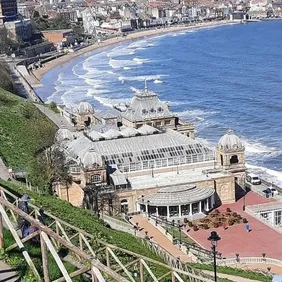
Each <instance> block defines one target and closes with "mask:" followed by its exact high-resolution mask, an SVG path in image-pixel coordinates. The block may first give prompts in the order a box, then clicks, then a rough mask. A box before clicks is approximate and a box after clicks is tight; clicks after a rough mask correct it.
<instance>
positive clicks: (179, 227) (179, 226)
mask: <svg viewBox="0 0 282 282" xmlns="http://www.w3.org/2000/svg"><path fill="white" fill-rule="evenodd" d="M178 230H179V241H180V244H181V243H182V242H181V225H180V224H179V225H178Z"/></svg>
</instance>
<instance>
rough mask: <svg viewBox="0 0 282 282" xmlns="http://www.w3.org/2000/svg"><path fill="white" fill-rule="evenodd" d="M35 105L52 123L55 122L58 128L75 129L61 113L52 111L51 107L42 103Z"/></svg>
mask: <svg viewBox="0 0 282 282" xmlns="http://www.w3.org/2000/svg"><path fill="white" fill-rule="evenodd" d="M35 106H36V107H37V108H38V109H39V110H40V111H41V112H42V113H43V114H44V115H46V116H47V117H48V118H49V119H50V120H51V121H52V122H53V123H55V124H56V125H57V127H58V128H66V129H68V130H70V131H75V128H74V127H72V126H71V124H70V123H69V122H68V121H67V120H66V119H65V118H64V117H63V116H62V115H60V114H56V113H54V112H53V111H52V110H51V109H49V108H48V107H46V106H44V105H42V104H35Z"/></svg>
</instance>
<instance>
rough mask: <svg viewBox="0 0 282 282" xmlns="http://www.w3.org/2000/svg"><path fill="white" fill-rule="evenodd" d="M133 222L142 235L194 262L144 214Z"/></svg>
mask: <svg viewBox="0 0 282 282" xmlns="http://www.w3.org/2000/svg"><path fill="white" fill-rule="evenodd" d="M131 222H132V223H134V224H136V223H138V227H139V230H140V231H139V234H140V235H141V236H142V237H145V236H146V232H148V233H147V236H148V237H150V238H152V239H151V240H152V241H153V242H155V243H156V244H158V245H159V246H160V247H162V248H163V249H164V250H166V251H167V252H168V253H169V254H170V255H172V256H173V257H175V258H179V259H180V261H181V262H182V263H191V262H193V261H192V259H191V257H189V256H188V255H186V254H185V253H183V252H182V251H181V250H179V248H178V247H177V246H176V245H173V244H172V242H171V241H170V240H169V239H168V238H166V236H165V235H164V234H163V233H161V232H160V231H159V230H158V229H157V228H156V227H155V226H153V225H152V224H151V223H150V222H149V221H148V219H147V218H146V217H144V216H142V215H135V216H133V217H132V219H131ZM201 271H202V272H204V273H206V274H209V275H211V276H213V272H212V271H208V270H201ZM217 276H218V277H220V278H227V279H229V280H231V281H235V282H255V281H257V280H251V279H247V278H243V277H239V276H234V275H229V274H223V273H218V274H217Z"/></svg>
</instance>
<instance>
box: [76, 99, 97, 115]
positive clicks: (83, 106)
mask: <svg viewBox="0 0 282 282" xmlns="http://www.w3.org/2000/svg"><path fill="white" fill-rule="evenodd" d="M76 109H77V112H78V113H79V114H80V115H84V114H93V113H94V110H93V107H92V106H91V105H90V104H89V103H88V102H81V103H79V104H78V106H77V108H76Z"/></svg>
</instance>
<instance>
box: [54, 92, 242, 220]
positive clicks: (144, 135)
mask: <svg viewBox="0 0 282 282" xmlns="http://www.w3.org/2000/svg"><path fill="white" fill-rule="evenodd" d="M151 109H153V110H151ZM143 110H144V111H143ZM145 111H146V112H145ZM74 112H75V113H76V115H80V117H79V118H80V119H78V116H76V118H77V123H79V124H80V126H81V125H83V126H84V130H83V131H76V132H75V133H71V132H70V131H68V130H67V129H60V130H59V131H58V132H57V136H56V138H57V140H58V142H59V144H60V147H61V148H62V150H64V152H65V155H66V157H67V159H68V162H69V165H70V174H71V176H72V177H73V185H72V186H71V187H68V193H72V195H76V196H73V199H70V201H71V202H75V203H76V204H78V203H80V205H82V204H83V201H84V202H85V199H86V201H87V203H86V206H87V207H89V208H93V206H92V204H93V203H95V201H94V200H93V198H92V199H90V198H91V197H90V196H89V195H90V194H91V193H90V194H89V191H90V192H91V191H92V194H93V191H97V193H96V194H95V195H96V196H97V194H99V193H98V191H99V192H101V193H103V195H105V194H107V199H106V205H105V206H103V209H104V210H105V211H106V212H108V213H110V214H115V213H127V212H136V211H143V212H147V213H149V214H153V215H156V216H162V217H165V218H167V219H173V218H179V217H187V218H195V217H201V216H203V215H204V214H205V213H206V212H209V211H210V210H211V209H213V208H214V207H216V206H219V205H221V204H226V203H233V202H235V200H236V193H237V191H238V190H239V189H243V187H244V181H245V169H246V168H245V158H244V153H245V147H244V145H243V143H242V141H241V140H240V139H239V138H238V137H237V136H236V135H235V134H234V132H233V131H232V130H228V131H227V133H226V134H225V135H224V136H223V137H222V138H221V139H220V140H219V142H218V146H217V148H216V149H215V150H212V149H211V148H208V147H207V146H206V145H205V144H203V143H202V142H201V141H200V140H199V139H197V138H195V136H194V127H192V125H191V124H190V123H189V130H190V131H189V130H184V132H183V131H182V130H178V127H180V128H181V126H178V125H177V123H176V121H177V120H178V119H177V117H176V116H175V115H174V114H173V113H172V112H171V111H170V109H169V107H168V105H167V104H166V103H164V102H162V101H160V100H159V98H158V96H157V95H156V94H155V93H153V92H151V91H148V89H147V88H145V89H144V90H142V91H140V92H137V93H136V94H135V95H134V97H133V98H132V101H131V103H130V104H129V105H126V106H125V109H124V111H122V112H120V116H119V117H118V118H120V119H121V122H120V123H118V122H117V123H116V124H115V122H116V121H117V120H116V121H115V122H112V123H105V124H99V125H98V124H95V122H94V121H93V119H95V115H96V113H95V111H94V109H93V107H92V106H91V105H90V104H89V103H87V102H82V103H80V104H79V105H78V106H77V108H76V110H75V111H74ZM125 121H126V122H125ZM166 121H168V122H166ZM85 123H87V124H86V125H87V126H86V127H85ZM90 125H91V126H90ZM176 125H177V126H176ZM184 126H185V124H184ZM192 129H193V131H191V130H192ZM192 133H193V134H192ZM55 189H56V191H57V194H58V195H66V192H64V191H65V190H66V188H65V187H63V186H60V187H58V186H57V187H56V188H55ZM75 191H77V193H76V192H75ZM82 191H83V192H84V199H83V198H81V195H82V194H83V193H82ZM86 191H88V192H86ZM92 194H91V195H92ZM62 198H64V197H62ZM78 198H79V200H78ZM90 202H91V203H92V204H90ZM96 202H97V201H96Z"/></svg>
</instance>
